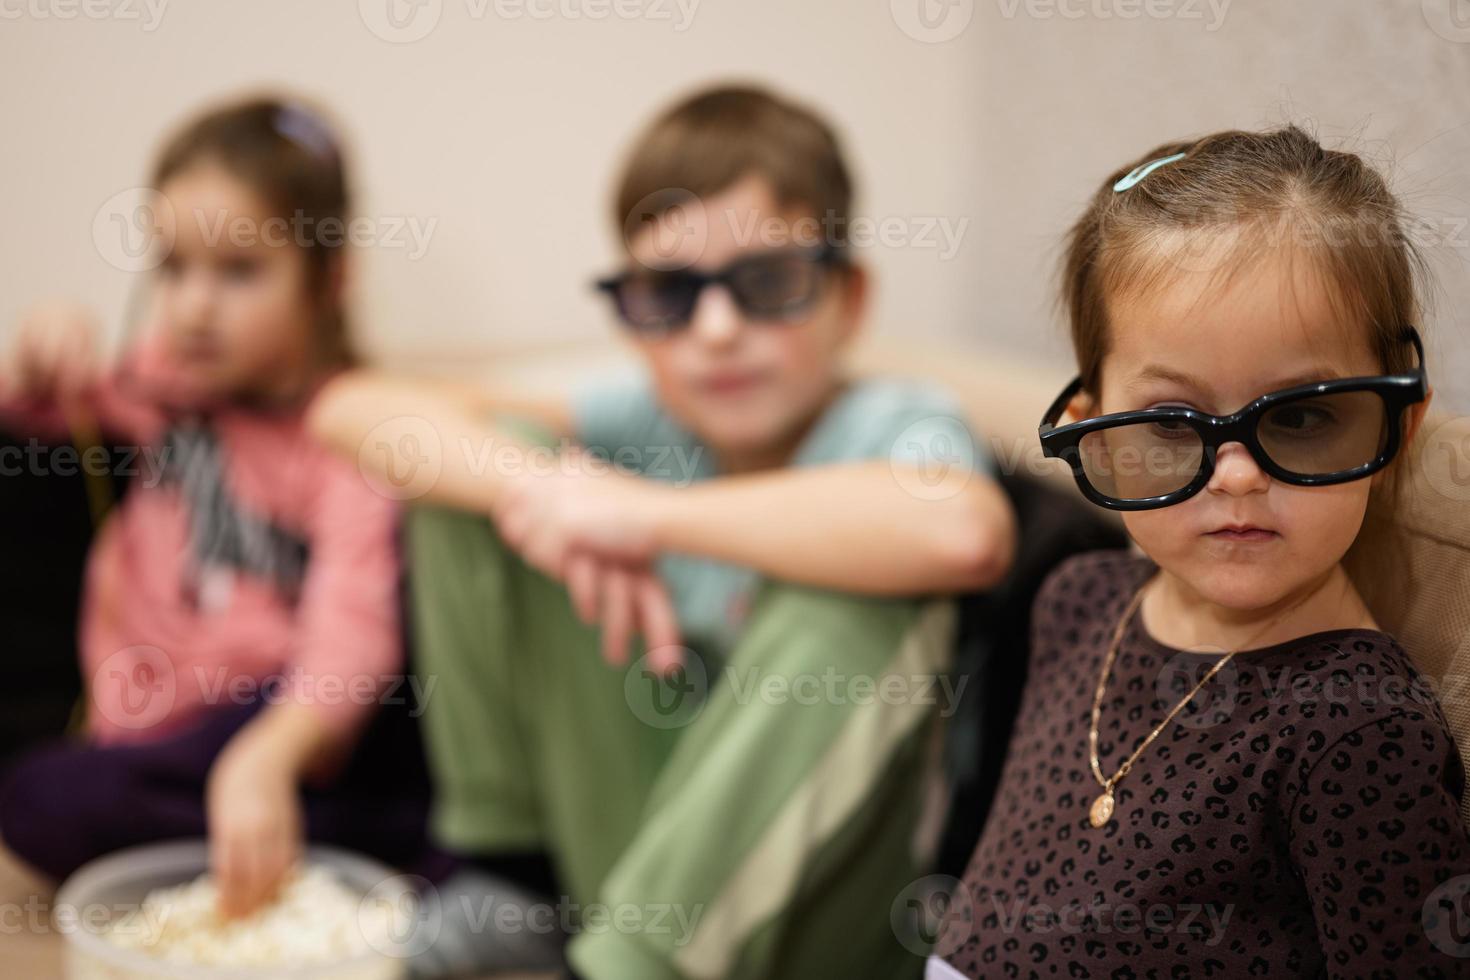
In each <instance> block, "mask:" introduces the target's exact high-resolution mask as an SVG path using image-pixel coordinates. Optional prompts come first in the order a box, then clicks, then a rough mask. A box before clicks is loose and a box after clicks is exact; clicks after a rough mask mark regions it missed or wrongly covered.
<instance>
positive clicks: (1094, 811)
mask: <svg viewBox="0 0 1470 980" xmlns="http://www.w3.org/2000/svg"><path fill="white" fill-rule="evenodd" d="M1147 585H1148V583H1147V582H1145V583H1144V584H1143V585H1141V586H1139V588H1138V591H1137V592H1135V593H1134V594H1133V598H1132V599H1131V600H1129V602H1128V608H1127V609H1125V610H1123V616H1122V618H1121V619H1119V620H1118V628H1117V629H1115V630H1114V631H1113V640H1112V642H1111V643H1109V644H1108V652H1107V656H1105V657H1104V658H1103V666H1102V676H1101V677H1099V678H1098V679H1097V693H1095V694H1094V695H1093V696H1092V727H1091V729H1090V730H1089V731H1088V733H1087V737H1088V744H1089V746H1090V748H1091V750H1092V776H1093V778H1094V779H1096V780H1097V782H1098V785H1099V786H1101V787H1102V790H1103V791H1102V793H1101V795H1099V796H1098V798H1097V799H1095V800H1093V801H1092V806H1091V807H1090V808H1088V811H1087V818H1088V820H1089V821H1090V822H1091V823H1092V825H1093V826H1094V827H1102V826H1104V825H1105V824H1107V822H1108V821H1109V820H1111V819H1112V817H1113V787H1115V786H1117V785H1118V782H1119V781H1120V780H1121V779H1122V778H1123V777H1124V776H1126V775H1128V771H1129V770H1130V769H1132V768H1133V763H1135V762H1137V761H1138V757H1139V756H1141V755H1143V753H1144V750H1145V749H1147V748H1148V747H1149V746H1150V745H1152V744H1153V741H1154V739H1156V738H1158V737H1159V734H1160V733H1161V732H1163V730H1164V729H1165V728H1167V727H1169V722H1171V721H1173V720H1174V716H1175V715H1177V714H1179V712H1181V711H1183V710H1184V706H1185V705H1187V704H1189V702H1191V701H1193V700H1194V696H1195V695H1196V694H1198V693H1199V692H1200V691H1202V690H1204V687H1205V685H1206V684H1208V683H1209V682H1210V681H1211V680H1212V679H1213V678H1214V676H1215V675H1216V674H1218V673H1219V672H1220V669H1221V668H1222V667H1224V666H1225V665H1226V664H1227V663H1229V662H1230V659H1231V658H1232V657H1234V656H1235V655H1236V654H1237V653H1239V652H1240V649H1235V650H1231V651H1230V652H1229V653H1227V654H1225V655H1224V656H1223V657H1221V658H1220V659H1219V660H1217V661H1215V665H1214V666H1213V667H1211V668H1210V669H1209V672H1208V673H1206V674H1205V676H1204V677H1203V678H1202V679H1201V680H1200V682H1199V683H1198V684H1196V685H1195V686H1194V690H1192V691H1190V692H1189V693H1188V694H1186V695H1185V696H1184V700H1183V701H1180V702H1179V703H1178V704H1176V705H1174V707H1173V708H1172V709H1171V710H1170V711H1169V713H1168V714H1167V715H1165V716H1164V720H1163V721H1161V722H1159V723H1158V725H1157V726H1155V728H1154V730H1153V731H1151V732H1149V733H1148V735H1146V736H1145V737H1144V739H1143V741H1141V742H1139V743H1138V747H1137V748H1135V749H1134V750H1133V754H1132V755H1130V756H1128V758H1126V759H1124V760H1123V764H1122V765H1121V766H1119V767H1118V771H1117V772H1115V773H1113V774H1112V776H1110V777H1108V778H1106V779H1105V778H1103V774H1102V763H1100V762H1099V761H1098V758H1097V725H1098V719H1099V718H1100V717H1101V715H1102V702H1103V694H1104V693H1106V691H1107V687H1108V674H1109V673H1111V672H1112V669H1113V661H1114V660H1115V659H1116V658H1117V656H1118V646H1119V644H1121V643H1122V642H1123V632H1124V630H1126V629H1127V628H1128V623H1129V621H1130V620H1131V619H1133V614H1134V613H1136V612H1137V611H1138V607H1139V605H1140V604H1142V602H1143V590H1144V588H1145V587H1146V586H1147ZM1311 595H1312V593H1310V592H1308V593H1307V594H1306V595H1304V596H1302V597H1301V598H1300V599H1298V600H1297V601H1296V602H1294V603H1292V604H1291V605H1290V606H1289V607H1287V609H1286V611H1285V612H1282V613H1281V614H1280V615H1278V616H1276V617H1275V618H1274V619H1272V620H1271V621H1270V622H1269V623H1267V624H1266V625H1265V626H1264V627H1263V628H1261V629H1260V630H1259V631H1257V632H1256V633H1255V634H1254V635H1253V636H1251V638H1250V639H1248V640H1246V641H1245V642H1244V643H1242V644H1241V647H1242V648H1244V647H1249V646H1250V645H1251V644H1252V643H1254V642H1256V640H1258V639H1260V638H1261V637H1262V636H1265V635H1266V634H1267V633H1268V632H1270V631H1271V630H1272V629H1274V628H1275V627H1276V626H1278V625H1279V624H1280V623H1281V622H1282V620H1284V619H1286V617H1287V616H1290V615H1291V614H1292V613H1294V612H1296V611H1297V609H1298V608H1299V607H1300V606H1301V604H1302V603H1304V602H1306V601H1307V599H1309V598H1311Z"/></svg>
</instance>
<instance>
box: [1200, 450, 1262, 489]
mask: <svg viewBox="0 0 1470 980" xmlns="http://www.w3.org/2000/svg"><path fill="white" fill-rule="evenodd" d="M1270 485H1271V476H1270V474H1268V473H1267V472H1266V471H1265V470H1263V469H1261V467H1260V464H1259V463H1257V462H1256V460H1255V457H1253V456H1252V455H1251V453H1250V450H1249V449H1247V448H1246V447H1245V445H1244V444H1243V443H1239V442H1227V443H1225V445H1223V446H1221V447H1220V449H1219V451H1218V452H1217V453H1216V454H1215V472H1214V473H1213V474H1211V475H1210V482H1209V483H1208V484H1206V486H1205V489H1206V490H1208V491H1210V492H1211V493H1223V494H1229V495H1230V496H1232V497H1240V496H1244V495H1245V494H1248V493H1264V492H1265V491H1266V488H1267V487H1269V486H1270Z"/></svg>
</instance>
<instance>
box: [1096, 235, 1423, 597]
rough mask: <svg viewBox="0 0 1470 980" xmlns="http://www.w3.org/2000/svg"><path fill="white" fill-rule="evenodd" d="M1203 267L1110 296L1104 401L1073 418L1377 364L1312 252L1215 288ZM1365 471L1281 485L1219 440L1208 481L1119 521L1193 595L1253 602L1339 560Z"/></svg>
mask: <svg viewBox="0 0 1470 980" xmlns="http://www.w3.org/2000/svg"><path fill="white" fill-rule="evenodd" d="M1293 270H1294V271H1293ZM1209 278H1210V277H1209V275H1208V273H1181V274H1180V275H1179V276H1177V277H1175V278H1174V279H1173V281H1171V282H1169V283H1168V284H1166V285H1160V286H1156V287H1153V288H1151V289H1149V290H1146V291H1142V292H1140V293H1139V294H1137V295H1128V296H1120V297H1117V298H1116V299H1114V300H1112V301H1110V302H1109V304H1108V316H1109V324H1110V328H1109V329H1110V333H1109V350H1108V353H1107V354H1106V356H1105V357H1104V358H1103V362H1102V379H1101V404H1100V405H1092V404H1090V403H1089V402H1088V401H1087V400H1086V399H1084V402H1083V403H1082V404H1081V405H1078V406H1074V407H1075V408H1077V409H1078V410H1079V411H1080V412H1082V413H1083V414H1081V415H1079V417H1081V418H1087V417H1092V416H1095V415H1099V414H1105V413H1111V412H1121V411H1128V410H1132V409H1143V408H1154V407H1159V406H1165V405H1182V406H1187V407H1189V408H1194V409H1198V410H1200V411H1204V412H1208V413H1211V414H1215V415H1228V414H1230V413H1233V412H1236V411H1238V410H1240V409H1241V408H1243V407H1244V406H1245V405H1247V404H1248V403H1249V402H1251V401H1253V400H1254V399H1255V398H1257V397H1259V396H1261V395H1263V394H1266V393H1267V392H1272V391H1277V390H1280V389H1282V388H1288V387H1291V386H1293V385H1297V384H1303V383H1307V382H1311V381H1320V380H1328V379H1332V378H1347V377H1355V376H1361V375H1372V374H1380V373H1382V365H1380V364H1379V363H1378V362H1377V359H1376V358H1375V357H1374V355H1373V354H1372V352H1371V351H1370V348H1369V346H1368V339H1367V334H1366V330H1365V329H1364V328H1363V327H1362V326H1361V325H1359V324H1354V323H1344V322H1342V321H1341V319H1340V318H1339V317H1338V316H1337V315H1336V314H1335V313H1334V312H1333V309H1332V306H1331V304H1330V303H1329V301H1328V294H1327V293H1326V291H1325V289H1324V287H1323V286H1322V285H1321V284H1320V283H1319V282H1317V280H1316V277H1315V276H1314V275H1313V274H1312V271H1311V269H1310V263H1309V262H1306V261H1295V262H1289V261H1282V260H1281V259H1279V258H1277V257H1276V256H1274V255H1267V256H1264V257H1262V258H1261V259H1260V260H1258V261H1256V262H1255V263H1253V267H1251V268H1247V269H1245V270H1242V271H1241V272H1240V273H1239V274H1238V275H1237V276H1235V277H1234V278H1233V279H1232V280H1230V281H1228V282H1227V283H1225V284H1224V285H1221V284H1219V283H1211V282H1210V281H1209ZM1421 408H1422V406H1421ZM1372 482H1373V481H1372V480H1371V479H1364V480H1357V481H1354V482H1352V483H1343V484H1338V485H1335V486H1327V487H1300V486H1292V485H1288V484H1283V483H1279V482H1277V481H1275V480H1273V479H1272V478H1271V477H1270V476H1268V475H1267V474H1266V473H1265V472H1264V471H1262V469H1261V468H1260V467H1259V466H1258V465H1257V464H1256V461H1255V460H1254V459H1253V458H1252V457H1251V455H1250V453H1249V452H1248V451H1247V450H1246V448H1245V447H1244V446H1243V445H1241V444H1240V443H1227V444H1225V445H1223V446H1221V447H1220V450H1219V455H1218V456H1217V458H1216V462H1215V472H1214V475H1213V477H1212V478H1211V480H1210V482H1209V484H1208V485H1207V486H1206V487H1205V489H1204V490H1202V491H1200V492H1199V493H1198V494H1196V495H1195V496H1193V497H1191V498H1189V499H1188V500H1186V501H1184V502H1183V503H1180V504H1176V505H1174V506H1172V507H1165V508H1162V509H1158V510H1150V511H1140V512H1130V513H1125V514H1124V516H1123V520H1124V523H1125V524H1126V525H1127V528H1128V532H1129V534H1131V535H1132V536H1133V538H1134V540H1136V541H1137V542H1138V544H1139V546H1140V547H1141V548H1142V549H1143V550H1144V552H1146V553H1147V554H1148V555H1149V557H1150V558H1152V559H1153V560H1154V561H1155V562H1157V563H1158V564H1159V566H1160V567H1161V568H1163V569H1164V570H1165V571H1166V572H1168V573H1172V574H1173V575H1174V576H1176V577H1177V578H1178V579H1180V580H1181V581H1182V582H1183V583H1184V584H1186V585H1187V586H1189V587H1190V588H1191V589H1192V590H1193V591H1194V592H1195V593H1196V594H1197V595H1198V596H1199V597H1201V598H1203V599H1206V600H1208V601H1210V602H1213V603H1215V604H1217V605H1219V606H1223V607H1226V608H1230V609H1236V610H1252V609H1260V608H1262V607H1265V606H1267V605H1269V604H1271V603H1274V602H1278V601H1280V600H1282V599H1284V598H1285V597H1287V596H1290V595H1292V594H1294V593H1296V592H1298V591H1299V590H1300V589H1302V588H1304V587H1307V586H1309V585H1310V584H1311V583H1313V582H1316V581H1319V580H1320V579H1321V577H1322V576H1324V575H1325V574H1327V573H1328V572H1329V571H1331V569H1332V568H1333V566H1335V565H1336V564H1337V563H1338V562H1339V561H1340V560H1341V559H1342V557H1343V555H1344V553H1346V552H1347V550H1348V547H1349V546H1350V545H1351V544H1352V543H1353V540H1354V538H1356V537H1357V534H1358V530H1359V528H1360V527H1361V526H1362V523H1363V516H1364V513H1365V511H1366V509H1367V506H1368V494H1369V490H1370V488H1371V485H1372Z"/></svg>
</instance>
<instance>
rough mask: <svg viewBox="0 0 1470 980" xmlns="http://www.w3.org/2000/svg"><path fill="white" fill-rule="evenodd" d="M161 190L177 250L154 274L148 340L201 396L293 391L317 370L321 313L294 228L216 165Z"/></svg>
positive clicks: (190, 173)
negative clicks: (314, 353)
mask: <svg viewBox="0 0 1470 980" xmlns="http://www.w3.org/2000/svg"><path fill="white" fill-rule="evenodd" d="M160 190H161V191H162V193H163V196H164V197H166V198H167V199H168V201H169V204H170V205H171V207H170V208H164V209H163V212H164V214H165V215H166V216H167V217H166V222H167V227H166V228H165V229H164V232H165V234H166V235H167V234H171V235H172V241H173V247H172V250H171V251H170V253H169V255H168V257H167V259H165V260H164V262H163V264H162V265H161V266H160V267H159V269H158V272H157V273H156V275H155V281H154V284H153V297H152V311H151V314H152V315H151V320H150V324H149V328H150V331H151V333H150V338H149V339H150V340H152V341H154V342H155V343H158V344H160V345H161V348H162V353H163V354H164V355H165V357H166V360H167V362H168V364H169V366H170V368H171V369H172V370H174V371H177V372H178V374H179V376H180V381H181V382H182V383H183V384H184V385H185V386H187V387H188V388H189V389H190V390H193V391H197V392H199V393H200V394H204V395H209V396H215V397H237V396H263V397H267V398H270V397H281V396H287V395H289V394H292V393H294V391H295V390H297V388H298V387H299V386H300V385H301V384H302V383H303V382H304V381H305V380H306V375H307V372H308V371H309V369H310V365H311V354H312V336H313V330H314V320H315V315H316V307H315V304H314V302H313V300H312V296H311V292H310V289H309V285H308V282H307V268H306V261H305V255H304V254H303V250H302V248H301V247H300V246H299V245H298V244H297V242H296V238H295V233H294V232H293V230H292V228H291V225H290V224H289V223H287V222H285V221H283V220H282V219H280V218H277V217H275V215H274V214H273V213H272V211H271V209H270V208H268V207H266V205H265V203H264V202H263V201H261V200H260V199H259V198H258V197H257V196H256V194H255V193H254V192H252V191H251V190H250V188H249V187H247V186H246V185H244V184H242V183H241V182H240V181H239V180H238V179H236V178H235V177H233V176H231V175H230V174H229V172H228V171H226V170H224V169H223V168H221V167H219V166H217V165H214V164H200V165H197V166H194V167H191V168H190V169H188V170H185V171H184V172H182V173H180V174H178V175H177V176H175V177H173V178H172V179H170V180H169V181H168V182H167V183H166V184H165V185H164V186H163V187H162V188H160ZM165 240H167V239H165Z"/></svg>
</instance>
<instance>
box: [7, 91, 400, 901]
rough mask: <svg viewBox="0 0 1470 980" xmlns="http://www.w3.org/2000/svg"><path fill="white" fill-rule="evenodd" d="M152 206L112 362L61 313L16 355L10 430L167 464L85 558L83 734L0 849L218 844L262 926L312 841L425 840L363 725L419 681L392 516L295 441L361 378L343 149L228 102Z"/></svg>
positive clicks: (44, 863)
mask: <svg viewBox="0 0 1470 980" xmlns="http://www.w3.org/2000/svg"><path fill="white" fill-rule="evenodd" d="M152 186H153V187H154V188H156V189H157V191H158V192H159V199H158V200H157V201H154V202H153V208H154V209H153V211H152V212H151V213H152V215H153V216H154V217H156V218H158V219H159V221H160V222H161V223H162V224H163V226H164V227H163V232H164V234H163V235H162V236H161V241H162V242H163V243H167V244H168V245H169V247H168V248H167V252H166V255H163V256H162V257H161V258H162V261H161V262H160V263H159V264H158V266H157V269H156V271H155V272H154V273H153V274H152V277H151V281H150V283H149V311H148V316H147V317H146V319H145V321H144V322H143V324H142V328H141V330H140V331H139V336H138V337H137V338H136V342H135V343H133V344H131V345H130V349H129V350H128V351H127V352H126V353H125V354H124V356H123V358H122V359H121V362H120V363H119V364H118V365H117V366H116V367H108V366H102V365H101V362H100V359H99V358H98V356H97V345H96V341H95V337H94V336H93V331H92V330H90V329H89V326H90V324H89V320H90V317H88V316H86V315H85V313H84V312H83V311H77V310H73V309H70V308H64V307H63V308H53V309H50V310H46V311H42V312H40V313H37V314H34V315H32V316H31V317H30V318H28V319H27V321H26V322H25V323H24V324H23V325H22V328H21V331H20V334H19V336H18V338H17V342H16V344H15V346H14V349H13V350H12V352H11V354H10V356H9V357H7V358H4V359H0V369H3V370H0V374H3V375H4V377H3V378H0V381H3V382H4V384H3V386H0V423H4V424H5V425H6V426H7V427H10V428H18V429H20V430H21V431H23V432H29V433H35V434H37V435H40V436H42V437H48V436H49V437H53V438H54V437H61V438H63V439H64V438H65V436H66V434H67V432H68V429H69V428H70V429H72V430H73V431H75V430H77V429H78V428H86V427H87V426H84V425H79V420H89V421H95V423H96V425H97V426H98V427H99V428H100V429H101V431H102V433H103V434H105V435H106V437H107V438H108V440H109V442H110V444H114V445H117V444H126V445H128V446H130V447H134V448H135V455H136V458H141V459H145V460H151V461H154V462H155V463H156V465H155V466H153V467H152V468H151V469H150V468H149V467H140V468H139V469H140V474H141V475H140V478H138V479H135V480H133V482H132V486H131V487H130V489H129V492H128V494H127V496H126V498H125V499H124V500H123V502H122V503H121V504H120V506H119V507H118V509H117V512H116V514H115V515H114V516H113V517H111V519H109V520H108V521H107V523H106V524H105V525H104V526H103V527H102V528H101V529H100V534H99V535H98V540H97V543H96V545H95V547H94V548H93V550H92V554H91V556H90V560H89V565H88V574H87V587H86V593H85V599H84V603H83V610H82V628H81V642H80V646H81V650H82V659H83V668H84V669H83V676H84V677H86V678H87V679H88V680H89V682H90V684H89V691H88V695H89V697H88V712H87V731H86V735H87V737H86V740H85V741H84V742H77V743H68V744H64V745H59V746H56V747H53V748H49V749H42V750H39V751H37V752H35V753H33V754H32V755H31V756H30V757H28V758H23V759H22V760H21V761H20V762H19V764H18V765H17V766H16V768H15V769H14V770H13V771H12V772H10V773H9V774H8V778H7V779H6V780H5V787H4V790H3V793H0V833H3V835H4V839H5V843H6V845H7V846H8V847H10V848H11V849H12V850H13V851H15V852H17V853H18V854H19V855H20V856H21V857H22V858H24V859H25V860H27V861H28V862H29V863H30V864H32V865H34V866H36V867H37V868H39V869H40V870H42V871H45V872H48V873H49V874H51V875H53V876H55V877H64V876H65V875H67V874H69V873H70V872H71V871H73V870H75V868H76V867H77V866H78V865H80V864H81V863H83V862H85V861H87V860H89V859H90V858H92V857H95V856H97V855H99V854H102V853H105V852H107V851H110V850H112V849H115V848H118V847H123V846H126V845H129V844H137V843H142V842H145V841H149V840H155V839H160V838H167V837H179V836H198V835H201V834H203V833H205V832H206V830H207V832H208V835H209V839H210V850H211V861H212V865H213V869H214V871H215V873H216V876H217V880H218V884H219V886H220V891H221V896H222V901H223V905H224V911H226V912H245V911H248V910H250V909H251V908H253V907H255V906H256V905H258V904H259V903H260V902H261V901H262V900H263V899H264V898H266V897H267V896H268V895H269V893H270V892H271V891H272V889H273V887H274V885H275V884H276V883H277V882H278V881H279V880H280V878H281V876H282V874H283V873H284V872H285V871H286V869H287V868H289V867H290V865H291V863H292V861H293V860H294V858H295V857H296V855H298V854H299V852H300V847H301V843H302V840H303V838H314V839H326V840H333V841H336V842H339V843H344V844H347V845H348V846H352V847H356V848H359V849H363V850H368V851H373V852H377V853H379V854H380V855H382V856H384V857H389V858H390V859H394V858H396V859H411V858H413V857H415V856H416V853H415V842H416V841H417V842H418V845H419V846H421V845H422V842H423V839H424V837H423V824H424V820H425V814H426V810H427V803H426V796H427V787H426V784H425V781H424V777H423V774H422V759H421V757H419V758H418V759H417V760H415V759H414V756H413V751H412V750H413V744H412V742H411V740H408V741H406V740H404V739H401V738H396V737H392V733H391V729H385V728H384V727H383V725H384V723H385V722H386V721H387V718H388V716H387V715H383V714H380V715H378V716H377V718H375V719H374V723H373V724H372V725H371V727H369V725H368V721H369V718H370V717H372V716H373V715H374V712H375V711H376V709H377V707H378V704H379V702H380V699H381V696H382V695H383V694H384V693H386V691H385V687H386V686H387V685H389V684H390V683H392V682H393V678H394V676H395V675H400V676H401V671H402V670H403V666H402V664H401V658H402V652H401V649H400V647H401V643H400V633H399V625H398V614H397V609H398V596H397V585H398V564H397V558H396V549H395V544H394V537H393V536H394V530H395V513H394V507H393V505H392V504H391V503H390V502H389V501H387V500H386V499H384V498H383V497H381V496H380V495H378V494H377V493H375V492H374V491H373V490H371V489H369V487H368V485H367V483H365V482H364V480H363V479H362V478H361V476H360V475H359V474H358V472H357V470H356V468H355V467H354V466H352V464H351V463H348V462H343V461H341V460H339V459H337V458H336V457H335V456H333V455H331V454H330V453H328V452H327V451H326V450H325V449H324V448H323V447H321V446H319V445H318V444H317V443H316V442H315V441H314V440H313V439H311V438H310V437H309V435H308V434H307V432H306V430H305V426H304V424H303V416H304V413H305V410H306V407H307V405H308V403H309V402H310V400H311V399H312V397H313V395H314V393H315V392H316V391H317V390H318V389H319V388H320V386H321V385H322V383H323V382H324V381H325V380H326V379H327V378H329V377H331V376H332V375H333V374H335V373H336V372H337V371H339V370H340V369H341V368H343V367H345V366H346V365H347V364H348V363H349V362H350V360H351V358H350V355H349V351H348V347H347V343H346V336H345V327H344V323H343V314H342V303H341V299H342V279H343V271H344V270H343V264H344V261H345V257H344V252H343V249H342V247H341V246H342V238H343V235H342V228H343V224H342V223H343V222H345V221H346V220H347V218H348V214H347V208H348V196H347V184H346V179H345V175H344V168H343V163H342V160H341V156H340V153H339V151H338V148H337V142H336V140H335V139H334V137H333V136H332V134H331V131H330V130H329V129H328V128H327V127H326V126H325V124H324V123H323V122H322V121H321V119H320V117H319V116H317V115H316V114H315V113H314V112H312V111H311V110H309V109H307V108H305V107H303V106H301V105H298V104H295V103H290V102H284V103H283V102H279V101H275V100H269V99H259V100H250V101H246V102H243V103H240V104H235V105H229V106H226V107H223V108H220V109H217V110H214V111H211V112H209V113H206V114H205V115H204V116H202V117H201V118H199V119H197V120H195V121H193V122H192V123H191V124H190V125H189V126H187V127H186V128H184V129H183V130H182V131H181V132H180V133H179V134H178V135H177V136H176V137H175V138H174V139H173V140H172V141H171V142H169V143H168V144H167V145H166V146H165V147H164V149H163V152H162V154H161V156H160V158H159V160H158V163H157V165H156V167H155V170H154V175H153V181H152ZM38 560H44V557H42V558H40V559H38ZM400 717H401V716H400ZM406 721H407V719H406V718H404V719H403V722H400V723H398V724H399V727H402V728H406V727H407V725H406V724H405V723H406ZM409 731H411V729H409ZM364 740H366V741H367V742H370V743H371V744H363V743H364ZM355 746H356V747H357V748H358V749H359V751H358V753H357V754H356V756H355V757H354V756H353V755H352V751H351V750H352V749H353V748H354V747H355ZM303 783H305V784H307V786H306V791H305V792H304V793H303V792H302V784H303ZM415 784H417V786H418V791H417V795H415V793H414V792H413V791H412V790H411V787H412V786H414V785H415Z"/></svg>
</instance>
